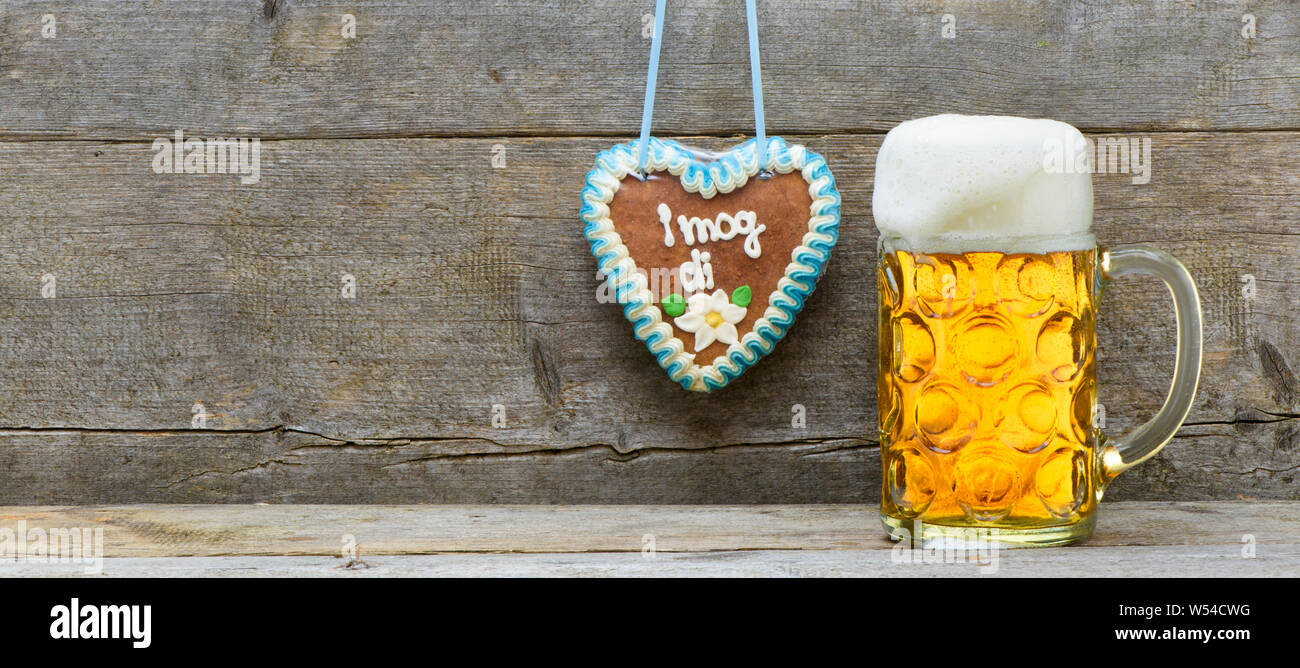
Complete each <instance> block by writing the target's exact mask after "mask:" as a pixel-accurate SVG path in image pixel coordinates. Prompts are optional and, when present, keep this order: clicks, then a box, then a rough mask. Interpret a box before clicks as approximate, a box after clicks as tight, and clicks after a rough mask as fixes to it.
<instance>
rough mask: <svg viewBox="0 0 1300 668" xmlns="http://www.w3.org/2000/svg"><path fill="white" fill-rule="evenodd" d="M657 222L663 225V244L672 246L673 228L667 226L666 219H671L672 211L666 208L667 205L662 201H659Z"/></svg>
mask: <svg viewBox="0 0 1300 668" xmlns="http://www.w3.org/2000/svg"><path fill="white" fill-rule="evenodd" d="M657 211H658V212H659V224H660V225H663V226H664V245H665V246H667V247H668V248H672V247H673V243H674V239H673V230H672V228H671V227H669V226H668V221H670V220H672V219H673V212H672V211H670V210H669V209H668V205H667V204H664V203H663V202H660V203H659V208H658V209H657Z"/></svg>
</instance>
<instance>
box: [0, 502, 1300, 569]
mask: <svg viewBox="0 0 1300 668" xmlns="http://www.w3.org/2000/svg"><path fill="white" fill-rule="evenodd" d="M1298 508H1300V504H1297V503H1295V502H1222V501H1220V502H1205V503H1196V502H1184V503H1170V502H1127V503H1125V502H1120V503H1106V504H1103V505H1102V508H1101V511H1100V513H1101V514H1100V521H1099V523H1098V528H1097V530H1096V533H1095V534H1094V536H1093V537H1092V538H1090V539H1089V540H1088V541H1087V542H1086V543H1084V544H1083V545H1086V546H1088V547H1090V548H1099V547H1110V546H1126V547H1157V546H1173V545H1176V546H1193V547H1202V548H1213V547H1214V546H1223V545H1236V546H1238V548H1237V549H1238V552H1240V546H1241V545H1243V544H1244V543H1243V540H1244V539H1246V538H1247V537H1249V540H1251V541H1253V542H1252V544H1254V545H1257V546H1258V552H1260V553H1265V552H1269V551H1270V549H1271V548H1272V547H1274V546H1287V545H1290V546H1292V547H1294V542H1295V538H1296V536H1297V535H1300V513H1297V512H1296V510H1297V509H1298ZM19 522H23V524H21V525H20V524H19ZM22 527H25V528H27V529H28V530H31V529H35V528H42V529H46V530H50V529H73V528H77V529H95V528H102V529H103V541H104V542H103V552H104V556H105V557H113V558H116V557H174V556H259V555H260V556H271V555H277V556H292V555H315V556H337V555H340V554H342V550H343V546H344V544H345V541H348V544H349V545H359V546H360V550H361V556H362V558H363V559H364V558H365V556H366V555H374V556H378V555H402V554H434V553H507V552H508V553H567V552H635V553H641V552H643V551H644V550H645V549H647V546H649V545H650V544H651V543H653V549H654V551H656V552H658V553H673V552H715V551H754V550H802V551H821V550H834V551H844V550H852V551H888V550H890V549H892V547H893V545H894V543H893V542H891V541H890V540H889V539H888V538H887V536H886V535H885V531H884V529H882V528H881V525H880V520H879V509H878V508H877V507H875V506H863V505H797V506H788V505H787V506H778V505H747V506H680V505H679V506H644V505H620V506H520V505H486V506H335V505H329V506H321V505H268V504H259V505H226V504H217V505H180V506H177V505H134V506H103V507H94V506H90V507H50V506H3V507H0V528H8V529H12V530H15V531H17V530H18V529H19V528H22ZM1212 552H1213V550H1205V553H1207V554H1209V553H1212ZM1190 553H1191V552H1188V554H1190ZM1296 567H1297V568H1300V564H1297V565H1296Z"/></svg>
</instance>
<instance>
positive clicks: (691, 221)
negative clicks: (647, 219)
mask: <svg viewBox="0 0 1300 668" xmlns="http://www.w3.org/2000/svg"><path fill="white" fill-rule="evenodd" d="M657 211H658V213H659V223H660V224H662V225H663V226H664V246H668V247H672V245H673V243H675V241H676V240H675V239H674V238H673V233H672V229H671V228H670V227H669V225H668V221H669V220H670V219H671V218H672V211H671V210H670V209H669V208H668V205H667V204H664V203H660V204H659V208H658V209H657ZM677 229H678V230H680V231H681V233H682V240H683V241H685V242H686V245H687V246H694V245H695V244H696V243H701V244H702V243H705V242H708V241H730V240H731V239H734V238H736V237H738V236H743V237H745V254H746V255H748V256H749V257H751V258H758V257H761V256H762V254H763V247H762V244H760V243H759V240H758V235H760V234H762V233H763V232H765V231H766V230H767V226H766V225H760V224H758V214H757V213H755V212H753V211H737V212H736V214H735V215H734V216H733V215H730V214H727V213H719V214H718V215H717V216H716V217H715V218H696V217H691V218H687V217H686V216H685V215H679V216H677Z"/></svg>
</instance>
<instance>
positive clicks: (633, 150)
mask: <svg viewBox="0 0 1300 668" xmlns="http://www.w3.org/2000/svg"><path fill="white" fill-rule="evenodd" d="M649 141H650V144H649V160H648V164H647V168H646V172H647V174H646V175H644V176H643V175H642V174H641V173H640V172H639V171H638V169H637V157H638V156H637V142H635V141H634V142H629V143H627V144H619V145H617V146H615V147H613V148H611V149H609V150H606V151H602V152H601V153H600V155H598V156H596V167H595V169H593V170H591V172H590V173H588V174H587V183H586V187H584V188H583V190H582V210H581V214H580V215H581V218H582V220H583V222H585V223H586V228H585V232H584V233H585V235H586V237H587V240H588V241H589V242H590V243H591V252H592V254H593V255H595V256H596V262H597V265H598V266H599V268H600V271H601V274H602V276H603V277H604V278H605V280H606V285H607V286H608V288H609V289H608V291H607V292H606V293H605V294H608V295H609V296H610V298H611V299H610V300H611V301H617V303H619V304H622V305H623V313H624V315H626V316H627V319H628V320H629V321H630V322H631V323H632V329H633V333H634V334H635V335H636V338H637V340H639V341H642V342H644V343H645V344H646V347H647V348H649V349H650V352H651V353H653V354H654V356H655V358H656V359H657V360H658V361H659V366H661V367H663V368H664V369H665V370H666V371H667V372H668V376H669V378H671V379H673V380H674V381H676V382H677V383H679V384H681V386H682V387H684V388H686V389H688V390H695V391H700V392H709V391H712V390H716V389H718V388H721V387H724V386H726V385H727V384H728V383H730V382H731V381H732V380H734V379H735V378H736V377H737V376H739V375H740V374H742V373H744V371H745V370H746V369H748V368H749V367H751V366H753V365H754V363H756V362H757V361H758V360H759V359H761V358H762V357H763V356H764V355H767V354H768V353H769V352H771V351H772V349H773V347H775V345H776V343H777V342H778V341H780V340H781V339H782V338H784V337H785V335H786V332H787V331H789V329H790V326H791V325H793V324H794V320H795V316H797V315H798V314H799V311H800V310H801V309H802V308H803V304H804V301H805V300H806V299H807V298H808V296H809V295H811V294H812V291H813V289H814V287H815V285H816V281H817V279H818V278H819V277H820V276H821V273H822V271H823V270H824V268H825V265H826V261H827V260H828V259H829V258H830V252H831V249H832V248H834V246H835V242H836V240H837V239H838V237H839V223H840V196H839V193H838V192H837V191H836V189H835V178H834V177H833V176H831V172H830V169H829V168H828V167H827V166H826V161H825V160H823V159H822V157H821V156H820V155H817V154H816V153H813V152H811V151H809V150H807V149H805V148H804V147H803V146H800V145H798V144H786V142H785V141H784V140H782V139H781V138H780V137H772V138H770V139H769V140H768V149H767V159H766V164H764V165H763V169H764V170H765V171H767V172H770V174H764V175H763V176H762V177H759V171H760V170H759V165H758V160H757V158H756V156H755V148H756V144H755V142H756V140H753V139H751V140H749V141H747V142H745V143H743V144H741V145H739V146H737V147H735V148H733V149H731V150H729V151H726V152H724V153H721V154H713V153H707V152H704V151H694V150H692V149H688V148H687V147H685V146H683V145H681V144H679V143H677V142H674V141H671V140H662V139H656V138H653V137H652V138H650V140H649ZM756 177H759V178H756Z"/></svg>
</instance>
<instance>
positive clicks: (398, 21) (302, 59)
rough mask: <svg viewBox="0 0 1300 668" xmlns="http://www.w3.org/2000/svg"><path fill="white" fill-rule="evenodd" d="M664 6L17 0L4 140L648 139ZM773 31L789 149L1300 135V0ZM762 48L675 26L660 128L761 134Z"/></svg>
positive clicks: (887, 17) (834, 21) (774, 92)
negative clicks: (1003, 134)
mask: <svg viewBox="0 0 1300 668" xmlns="http://www.w3.org/2000/svg"><path fill="white" fill-rule="evenodd" d="M653 6H654V5H653V2H651V0H637V1H636V2H627V1H625V0H596V1H592V2H583V3H580V4H575V3H569V2H555V1H551V2H528V1H522V0H515V1H509V2H493V3H478V2H452V1H450V0H441V1H438V2H422V1H410V0H400V1H395V0H349V1H348V2H286V1H284V0H257V1H253V0H239V1H236V0H224V1H221V2H217V1H214V0H188V1H175V2H140V3H108V2H103V3H101V2H91V3H87V2H77V1H76V0H63V1H57V2H50V1H45V0H9V1H7V2H5V3H4V5H3V6H2V7H0V12H3V15H2V20H0V100H3V101H4V104H2V105H0V137H4V136H7V137H23V138H48V137H90V138H99V139H111V140H118V139H147V138H151V137H154V136H157V135H159V134H167V133H169V132H171V130H172V129H175V128H183V129H187V130H190V131H193V132H196V133H212V134H223V135H224V134H239V135H253V136H262V137H377V136H379V137H389V136H427V135H444V136H447V135H450V136H464V135H485V134H486V135H492V134H498V135H510V136H527V135H593V134H609V133H615V134H621V133H626V132H628V131H630V130H632V129H634V128H635V127H636V124H637V121H638V120H639V117H640V108H641V93H642V86H643V84H644V77H645V64H646V59H647V57H648V52H649V45H650V40H649V39H648V37H649V35H650V31H649V26H648V19H647V17H648V16H649V14H650V13H651V12H653ZM47 14H52V15H53V16H54V17H55V27H56V34H55V37H53V38H49V39H47V38H44V37H42V26H43V24H42V17H44V16H45V15H47ZM344 14H351V15H352V16H354V17H355V19H356V37H355V38H354V39H346V38H344V37H343V34H342V29H343V23H342V22H343V20H344V19H343V18H342V17H343V15H344ZM759 14H760V16H759V19H760V36H761V42H762V45H763V65H764V70H763V74H764V84H765V88H766V92H767V95H766V99H767V118H768V122H769V124H770V129H772V130H774V131H776V132H780V133H787V134H789V133H794V132H855V131H862V130H867V131H884V130H887V129H888V128H890V127H892V126H893V125H894V124H896V123H898V122H899V121H902V120H905V119H908V118H914V117H917V116H925V115H929V114H933V113H941V112H946V111H961V112H967V113H1011V114H1015V115H1022V116H1045V117H1051V118H1058V119H1060V120H1064V121H1067V122H1070V123H1073V124H1075V125H1078V126H1080V127H1083V128H1087V129H1093V130H1111V129H1130V130H1132V129H1143V130H1147V129H1182V130H1205V129H1241V128H1251V129H1263V128H1268V129H1296V128H1300V74H1298V73H1300V49H1297V48H1296V46H1297V42H1300V38H1297V35H1300V13H1298V12H1296V11H1295V5H1294V2H1292V1H1291V0H1257V1H1254V2H1196V3H1183V2H1159V3H1149V2H1143V1H1141V0H1125V1H1122V2H1105V3H1094V2H1081V1H1074V2H1038V1H1036V0H1014V1H1007V2H996V3H990V2H980V1H979V0H953V1H951V2H931V1H924V0H916V1H913V2H907V3H892V2H861V1H856V0H835V1H833V2H827V1H826V0H795V1H791V0H784V1H782V2H763V3H760V9H759ZM1247 15H1249V18H1247ZM945 16H950V17H951V19H945ZM945 27H951V28H952V29H953V31H954V32H953V33H952V35H953V37H952V38H951V39H946V38H945V37H944V29H945ZM1251 27H1253V29H1254V31H1255V32H1254V37H1253V38H1246V37H1244V36H1243V30H1244V29H1247V28H1251ZM744 30H745V22H744V12H743V10H742V9H741V6H740V3H732V4H722V5H720V4H719V3H716V2H712V1H710V0H689V1H685V2H677V1H674V2H671V3H669V9H668V16H667V27H666V28H665V36H666V37H665V39H666V46H665V48H664V55H663V67H662V70H661V76H660V96H659V100H660V104H659V105H658V106H657V108H656V111H657V112H658V116H657V128H659V129H660V130H661V131H663V132H665V133H678V134H681V133H705V134H710V133H731V132H738V131H743V132H748V131H750V130H751V124H752V116H751V114H750V99H749V75H748V63H747V59H746V52H745V32H744Z"/></svg>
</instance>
